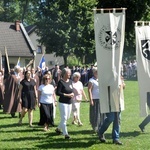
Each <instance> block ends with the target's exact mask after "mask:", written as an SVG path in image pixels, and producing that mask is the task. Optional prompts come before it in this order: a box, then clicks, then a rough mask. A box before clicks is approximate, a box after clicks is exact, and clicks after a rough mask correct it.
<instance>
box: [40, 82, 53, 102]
mask: <svg viewBox="0 0 150 150" xmlns="http://www.w3.org/2000/svg"><path fill="white" fill-rule="evenodd" d="M38 90H39V91H41V97H40V103H44V104H51V103H53V101H54V98H53V94H54V92H55V89H54V86H53V85H51V84H48V85H44V84H42V85H40V86H39V88H38Z"/></svg>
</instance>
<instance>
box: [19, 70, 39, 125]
mask: <svg viewBox="0 0 150 150" xmlns="http://www.w3.org/2000/svg"><path fill="white" fill-rule="evenodd" d="M19 97H20V98H21V100H20V102H21V103H22V112H21V117H20V120H19V124H22V119H23V117H24V116H25V114H26V113H27V112H28V117H29V125H30V126H32V120H33V109H35V104H36V100H37V92H36V83H35V81H34V79H32V78H31V72H30V71H29V70H28V71H26V72H25V75H24V79H23V80H22V81H21V82H20V86H19Z"/></svg>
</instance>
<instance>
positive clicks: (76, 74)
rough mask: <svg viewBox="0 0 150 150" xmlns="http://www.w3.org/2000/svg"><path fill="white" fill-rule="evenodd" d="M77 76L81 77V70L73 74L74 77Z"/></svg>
mask: <svg viewBox="0 0 150 150" xmlns="http://www.w3.org/2000/svg"><path fill="white" fill-rule="evenodd" d="M75 77H81V75H80V73H79V72H75V73H74V74H73V78H75Z"/></svg>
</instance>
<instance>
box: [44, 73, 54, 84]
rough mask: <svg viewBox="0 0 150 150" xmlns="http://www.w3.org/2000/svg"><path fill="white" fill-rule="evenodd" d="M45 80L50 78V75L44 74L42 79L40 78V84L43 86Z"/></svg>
mask: <svg viewBox="0 0 150 150" xmlns="http://www.w3.org/2000/svg"><path fill="white" fill-rule="evenodd" d="M47 78H50V79H51V78H52V76H51V75H50V74H45V75H44V76H43V78H42V82H43V84H45V81H46V79H47Z"/></svg>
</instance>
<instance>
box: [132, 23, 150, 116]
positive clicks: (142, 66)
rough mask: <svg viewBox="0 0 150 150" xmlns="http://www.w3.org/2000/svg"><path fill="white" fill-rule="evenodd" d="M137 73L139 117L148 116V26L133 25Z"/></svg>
mask: <svg viewBox="0 0 150 150" xmlns="http://www.w3.org/2000/svg"><path fill="white" fill-rule="evenodd" d="M135 32H136V57H137V73H138V85H139V94H140V115H141V116H143V117H144V116H147V115H148V107H147V100H149V101H150V24H149V25H145V24H144V22H143V24H142V26H141V25H137V23H136V25H135Z"/></svg>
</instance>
